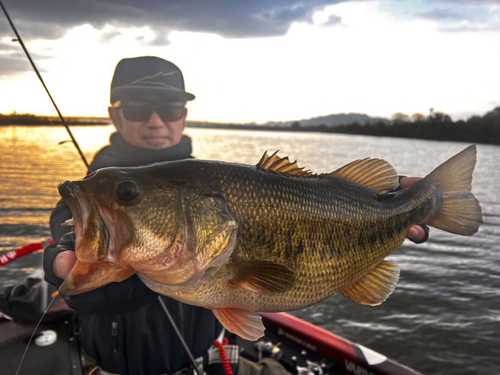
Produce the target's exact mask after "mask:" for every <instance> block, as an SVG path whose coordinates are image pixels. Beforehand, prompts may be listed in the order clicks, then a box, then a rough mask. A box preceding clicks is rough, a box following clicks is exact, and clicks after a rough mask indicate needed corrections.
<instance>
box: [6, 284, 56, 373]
mask: <svg viewBox="0 0 500 375" xmlns="http://www.w3.org/2000/svg"><path fill="white" fill-rule="evenodd" d="M58 292H59V290H58ZM57 296H58V295H57V294H55V295H54V296H53V297H52V300H51V301H50V303H49V304H48V306H47V308H46V309H45V311H44V313H43V315H42V317H41V318H40V320H39V321H38V323H37V324H36V327H35V330H34V331H33V333H32V334H31V337H30V339H29V341H28V345H26V349H24V353H23V356H22V357H21V362H19V366H17V371H16V374H15V375H18V374H19V370H21V366H22V364H23V361H24V357H25V356H26V353H27V352H28V348H29V347H30V344H31V341H33V337H35V333H36V330H37V329H38V326H39V325H40V323H42V320H43V318H44V317H45V314H47V311H49V308H50V306H51V305H52V302H54V300H55V299H56V297H57Z"/></svg>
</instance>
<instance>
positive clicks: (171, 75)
mask: <svg viewBox="0 0 500 375" xmlns="http://www.w3.org/2000/svg"><path fill="white" fill-rule="evenodd" d="M131 85H139V86H140V85H146V86H149V85H152V86H163V87H172V86H174V87H181V79H180V75H179V72H168V73H163V72H159V73H156V74H155V75H152V76H145V77H142V78H138V79H136V80H135V81H133V82H132V83H131Z"/></svg>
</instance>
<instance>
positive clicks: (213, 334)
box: [44, 56, 426, 374]
mask: <svg viewBox="0 0 500 375" xmlns="http://www.w3.org/2000/svg"><path fill="white" fill-rule="evenodd" d="M193 99H194V95H192V94H190V93H188V92H186V91H185V89H184V80H183V76H182V73H181V71H180V70H179V68H178V67H177V66H175V65H174V64H172V63H171V62H169V61H166V60H163V59H159V58H157V57H149V56H148V57H138V58H132V59H124V60H121V61H120V62H119V63H118V65H117V67H116V70H115V73H114V76H113V80H112V83H111V104H112V106H111V107H110V108H109V115H110V118H111V119H112V120H113V123H114V125H115V127H116V130H117V133H114V134H113V135H112V136H111V139H110V141H111V145H109V146H106V147H104V148H103V149H101V150H100V151H99V152H98V153H97V154H96V156H95V158H94V160H93V162H92V164H91V167H90V168H91V170H92V171H93V170H96V169H98V168H102V167H109V166H137V165H144V164H149V163H153V162H158V161H167V160H177V159H183V158H190V157H191V140H190V139H189V138H188V137H187V136H185V135H183V134H182V133H183V130H184V125H185V119H186V115H187V109H186V108H185V104H186V102H187V101H190V100H193ZM402 182H403V183H406V184H409V183H411V182H413V180H411V179H405V180H403V181H402ZM70 217H71V212H70V210H69V208H68V206H67V205H66V204H65V203H64V202H60V204H59V205H58V207H57V208H56V209H55V210H54V212H53V213H52V215H51V222H50V225H51V230H52V236H53V238H54V239H55V240H56V244H54V245H52V246H49V247H48V248H47V249H46V250H45V253H44V269H45V272H46V276H45V279H46V280H47V281H48V282H49V283H51V284H53V285H56V286H57V287H59V286H60V285H61V283H62V282H63V279H64V277H65V276H66V275H67V274H68V272H69V271H70V270H71V268H72V267H73V265H74V263H75V261H76V257H75V254H74V242H73V238H72V236H71V235H67V233H68V228H67V227H62V226H61V223H63V222H64V221H66V220H68V219H69V218H70ZM409 235H411V237H412V238H413V239H417V240H422V239H424V238H425V237H426V234H425V233H424V230H423V229H422V227H420V226H414V227H412V228H411V229H410V231H409ZM424 240H425V239H424ZM156 297H157V294H156V293H153V292H152V291H150V290H149V289H148V288H146V287H145V286H144V284H143V283H142V282H141V281H140V280H139V279H138V277H137V276H135V275H134V276H133V277H131V278H129V279H127V280H125V281H123V282H121V283H112V284H109V285H107V286H104V287H102V288H98V289H96V290H94V291H91V292H88V293H84V294H82V295H78V296H73V297H69V298H67V302H68V305H69V306H70V307H72V308H74V309H75V310H76V312H77V313H78V314H79V316H80V324H81V326H82V335H81V336H82V337H81V343H82V347H83V349H84V350H85V351H86V352H87V353H88V354H89V355H90V356H91V357H92V358H93V359H94V360H95V361H96V362H97V364H99V365H100V366H101V367H102V368H103V369H104V370H106V371H109V372H111V373H120V374H162V373H164V374H173V373H175V372H177V371H179V370H182V369H185V368H186V367H189V365H190V362H189V358H188V355H187V353H186V352H185V351H184V349H183V348H182V346H181V345H180V342H179V339H178V338H177V337H176V335H175V334H174V331H173V329H172V327H171V326H170V323H169V322H168V320H167V318H166V315H165V313H164V312H163V310H162V309H161V306H160V303H159V301H157V300H156ZM161 298H162V300H163V301H164V302H165V304H166V305H167V307H168V308H169V310H170V312H171V314H172V315H173V318H174V321H175V322H176V324H177V326H178V328H179V329H180V331H181V333H182V336H183V338H184V340H185V341H186V342H187V344H188V346H189V348H190V349H191V351H192V354H193V356H194V357H195V358H196V357H199V356H202V355H203V354H205V353H206V352H207V350H208V349H209V347H210V346H211V345H212V343H213V340H214V339H215V338H217V337H218V335H219V334H220V332H221V330H222V327H221V325H220V324H219V323H218V321H217V320H216V319H215V317H214V316H213V314H212V312H211V311H210V310H207V309H204V308H199V307H193V306H189V305H185V304H182V303H180V302H177V301H174V300H171V299H169V298H166V297H163V296H162V297H161Z"/></svg>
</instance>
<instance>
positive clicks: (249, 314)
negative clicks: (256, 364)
mask: <svg viewBox="0 0 500 375" xmlns="http://www.w3.org/2000/svg"><path fill="white" fill-rule="evenodd" d="M212 312H213V313H214V315H215V317H216V318H217V319H218V320H219V322H220V323H221V324H222V325H223V326H224V327H225V328H226V329H227V330H228V331H229V332H232V333H234V334H236V335H238V336H240V337H241V338H242V339H245V340H250V341H255V340H257V339H259V338H261V337H262V336H264V331H265V327H264V324H262V317H261V316H260V315H259V314H258V313H256V312H254V311H248V310H241V309H229V308H228V309H213V310H212Z"/></svg>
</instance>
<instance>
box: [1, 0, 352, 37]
mask: <svg viewBox="0 0 500 375" xmlns="http://www.w3.org/2000/svg"><path fill="white" fill-rule="evenodd" d="M345 1H349V0H301V1H299V0H252V1H250V0H249V1H234V0H214V1H207V0H170V1H165V0H152V1H143V2H138V1H132V0H121V1H120V0H99V1H98V0H76V1H71V2H68V1H67V0H48V1H39V0H17V1H15V0H8V1H4V4H5V6H6V7H7V10H8V11H9V12H10V14H11V17H12V18H13V20H14V22H15V23H16V25H17V26H18V29H19V32H20V33H21V36H22V37H23V38H26V37H39V38H57V37H58V36H60V35H61V33H62V32H64V30H66V29H68V28H70V27H74V26H78V25H82V24H86V23H88V24H91V25H92V26H93V27H95V28H98V29H100V28H102V27H103V26H104V25H105V24H111V25H115V26H129V27H131V26H137V27H142V26H150V27H151V28H152V29H153V30H157V29H170V30H182V31H199V32H211V33H216V34H219V35H222V36H224V37H229V38H245V37H257V36H276V35H283V34H285V33H286V32H287V31H288V29H289V27H290V25H291V24H292V22H294V21H310V18H311V15H312V14H313V13H314V12H315V11H317V10H319V9H323V8H324V7H325V6H327V5H331V4H337V3H340V2H345ZM8 30H9V29H8V24H7V23H6V22H0V34H5V33H6V32H7V31H8Z"/></svg>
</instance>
